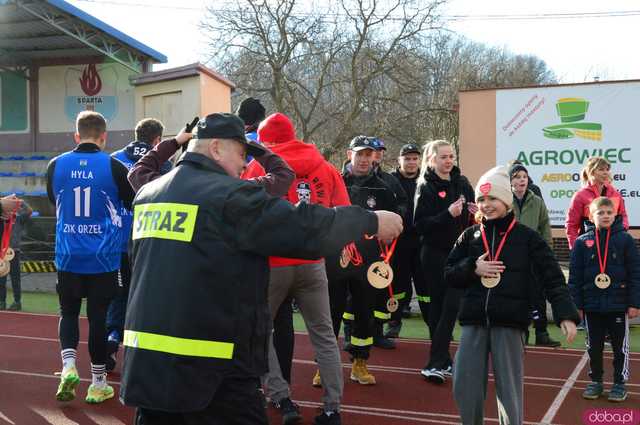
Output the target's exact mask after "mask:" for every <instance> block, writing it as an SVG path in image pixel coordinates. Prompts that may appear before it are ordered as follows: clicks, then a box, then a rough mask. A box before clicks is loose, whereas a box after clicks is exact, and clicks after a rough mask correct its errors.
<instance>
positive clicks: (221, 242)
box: [120, 114, 402, 425]
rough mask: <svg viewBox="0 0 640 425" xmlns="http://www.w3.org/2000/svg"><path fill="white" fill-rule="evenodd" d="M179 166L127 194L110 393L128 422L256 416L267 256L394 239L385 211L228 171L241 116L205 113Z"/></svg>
mask: <svg viewBox="0 0 640 425" xmlns="http://www.w3.org/2000/svg"><path fill="white" fill-rule="evenodd" d="M197 131H198V133H197V134H198V140H196V141H192V143H190V144H189V150H188V151H187V153H186V154H185V155H184V157H183V158H182V159H181V161H180V162H179V163H178V166H177V167H176V168H175V169H174V170H173V171H171V172H170V173H168V174H166V175H165V176H163V177H160V178H158V179H157V180H154V181H153V182H151V183H148V184H146V185H145V186H143V187H142V188H141V189H140V191H139V192H138V194H137V196H136V200H135V203H134V225H133V236H132V239H133V251H132V260H133V261H132V262H133V270H132V282H131V293H130V297H129V305H128V307H129V311H128V315H127V320H126V324H125V337H124V345H125V347H126V349H125V361H124V369H123V375H122V389H121V394H120V397H121V399H122V400H123V402H124V403H126V404H128V405H132V406H136V407H138V411H137V417H136V421H137V424H145V425H146V424H154V425H155V424H196V423H198V424H200V423H229V422H231V421H232V420H233V423H236V424H251V425H254V424H266V423H267V418H266V414H265V411H264V405H263V399H262V396H261V395H260V394H261V393H260V392H259V385H260V380H259V377H260V376H262V375H263V374H264V373H265V372H266V368H267V350H266V347H267V345H266V344H267V336H268V333H269V327H270V320H269V310H268V305H267V300H266V297H267V285H268V276H269V268H268V262H267V256H269V255H277V256H285V257H286V256H288V257H292V256H296V257H300V258H307V259H310V258H317V257H321V256H325V255H327V254H329V253H332V252H336V251H338V250H339V249H340V247H342V246H344V245H345V244H346V243H347V242H348V241H350V240H354V239H357V238H360V237H362V235H363V234H365V233H367V234H377V235H378V236H379V237H380V238H387V239H389V238H393V237H395V236H397V234H399V233H400V231H401V228H402V225H401V219H400V217H398V216H397V215H395V214H392V213H389V212H385V211H378V212H376V213H375V214H373V213H371V212H366V211H363V210H362V209H361V208H358V207H340V208H334V209H326V208H323V207H320V206H318V205H308V204H302V205H300V206H299V207H294V206H293V205H291V204H290V203H288V202H286V201H284V200H282V199H279V198H275V197H272V196H269V195H268V194H267V193H266V192H265V191H264V189H263V188H261V187H260V186H258V185H256V184H255V183H252V182H249V181H243V180H240V179H239V178H238V177H239V176H240V173H241V172H242V170H243V169H244V167H245V156H246V154H247V153H249V154H251V155H254V156H258V155H261V154H262V153H263V152H264V151H263V149H262V148H261V147H260V146H259V145H256V144H253V143H251V144H250V143H248V142H247V141H246V139H245V137H244V126H243V123H242V121H241V120H240V119H239V118H238V117H236V116H234V115H231V114H212V115H209V116H207V117H206V118H205V119H203V120H201V121H200V123H199V125H198V130H197Z"/></svg>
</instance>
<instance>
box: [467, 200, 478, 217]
mask: <svg viewBox="0 0 640 425" xmlns="http://www.w3.org/2000/svg"><path fill="white" fill-rule="evenodd" d="M467 209H468V210H469V214H471V215H475V213H477V212H478V205H477V204H475V203H473V202H467Z"/></svg>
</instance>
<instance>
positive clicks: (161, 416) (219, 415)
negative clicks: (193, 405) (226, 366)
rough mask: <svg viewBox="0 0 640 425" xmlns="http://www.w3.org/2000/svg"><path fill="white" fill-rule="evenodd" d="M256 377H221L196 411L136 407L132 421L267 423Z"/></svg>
mask: <svg viewBox="0 0 640 425" xmlns="http://www.w3.org/2000/svg"><path fill="white" fill-rule="evenodd" d="M268 423H269V422H268V420H267V414H266V411H265V408H264V395H263V394H262V391H260V379H258V378H250V379H249V378H248V379H237V378H233V379H232V378H228V379H225V380H224V381H223V382H222V384H221V385H220V388H219V389H218V391H216V394H215V396H214V397H213V400H211V403H210V404H209V405H208V406H207V407H206V409H204V410H202V411H200V412H181V413H173V412H171V413H170V412H163V411H159V410H151V409H141V408H138V409H137V410H136V417H135V420H134V425H268Z"/></svg>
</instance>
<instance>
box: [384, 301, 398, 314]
mask: <svg viewBox="0 0 640 425" xmlns="http://www.w3.org/2000/svg"><path fill="white" fill-rule="evenodd" d="M398 306H399V304H398V300H396V299H395V298H393V297H391V298H389V300H388V301H387V311H388V312H389V313H395V312H396V311H398Z"/></svg>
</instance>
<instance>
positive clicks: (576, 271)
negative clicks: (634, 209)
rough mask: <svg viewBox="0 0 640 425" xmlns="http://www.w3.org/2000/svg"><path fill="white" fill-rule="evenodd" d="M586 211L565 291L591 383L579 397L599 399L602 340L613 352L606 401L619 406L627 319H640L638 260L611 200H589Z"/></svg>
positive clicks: (626, 369)
mask: <svg viewBox="0 0 640 425" xmlns="http://www.w3.org/2000/svg"><path fill="white" fill-rule="evenodd" d="M589 211H590V214H591V218H592V221H593V222H594V224H595V228H593V227H591V228H590V229H589V230H588V231H587V233H585V234H583V235H582V236H580V237H578V239H576V242H575V245H574V247H573V250H572V251H571V270H570V274H569V289H570V291H571V295H572V297H573V300H574V302H575V303H576V305H577V307H578V309H579V311H580V316H581V317H583V318H584V321H585V328H586V329H587V351H588V353H589V359H590V368H591V371H590V372H589V376H591V381H592V382H591V383H590V384H589V385H587V388H586V389H585V391H584V393H583V394H582V396H583V397H584V398H586V399H589V400H595V399H597V398H598V397H600V396H601V395H602V393H603V390H604V388H603V385H602V375H603V368H602V350H603V348H604V338H605V335H607V334H608V335H610V336H611V347H612V349H613V386H612V387H611V391H609V401H614V402H621V401H624V400H626V398H627V391H626V389H625V385H624V383H625V381H626V380H627V379H628V378H629V319H633V318H634V317H636V316H638V314H639V313H640V310H638V309H639V308H640V255H638V249H637V248H636V245H635V242H634V240H633V237H632V236H631V235H630V234H629V233H627V232H626V231H625V229H624V227H623V224H622V220H621V218H620V217H617V218H616V214H615V205H614V203H613V202H612V201H611V199H609V198H607V197H604V196H602V197H599V198H596V199H594V200H593V201H592V202H591V205H590V206H589Z"/></svg>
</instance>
